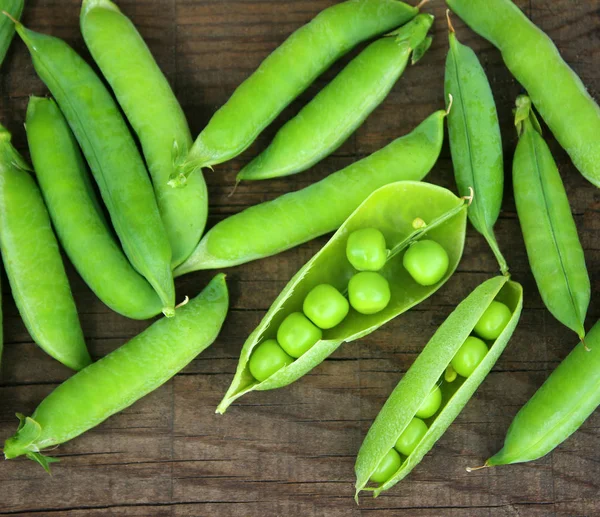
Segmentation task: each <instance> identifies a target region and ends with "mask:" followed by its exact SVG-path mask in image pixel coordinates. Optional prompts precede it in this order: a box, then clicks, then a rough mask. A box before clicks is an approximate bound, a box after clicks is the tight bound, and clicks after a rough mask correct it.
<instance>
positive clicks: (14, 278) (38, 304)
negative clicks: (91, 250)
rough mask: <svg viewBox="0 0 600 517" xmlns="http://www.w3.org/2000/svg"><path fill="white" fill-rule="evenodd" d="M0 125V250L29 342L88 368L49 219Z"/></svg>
mask: <svg viewBox="0 0 600 517" xmlns="http://www.w3.org/2000/svg"><path fill="white" fill-rule="evenodd" d="M10 142H11V135H10V133H9V132H8V131H6V129H4V128H3V127H2V126H0V250H1V251H2V261H3V262H4V269H5V270H6V275H7V276H8V280H9V283H10V287H11V291H12V294H13V298H14V299H15V303H16V304H17V308H18V309H19V314H20V315H21V318H23V322H24V323H25V326H26V327H27V330H28V331H29V334H30V335H31V337H32V339H33V340H34V341H35V342H36V343H37V344H38V345H39V346H40V347H41V348H42V349H43V350H44V351H45V352H47V353H48V354H49V355H51V356H52V357H54V358H55V359H56V360H58V361H60V362H61V363H63V364H64V365H65V366H68V367H69V368H72V369H73V370H81V369H82V368H84V367H85V366H87V365H88V364H90V363H91V358H90V355H89V353H88V351H87V348H86V346H85V340H84V337H83V331H82V330H81V325H80V323H79V316H78V315H77V308H76V307H75V301H74V300H73V295H72V294H71V288H70V286H69V281H68V280H67V274H66V272H65V268H64V265H63V262H62V258H61V256H60V251H59V249H58V243H57V242H56V237H55V236H54V233H53V231H52V226H51V224H50V217H49V216H48V212H47V211H46V207H45V206H44V200H43V199H42V195H41V194H40V191H39V189H38V187H37V185H36V184H35V181H34V180H33V178H32V176H31V173H30V169H29V166H28V165H27V163H26V162H25V161H24V160H23V158H22V157H21V155H20V154H19V153H18V152H17V150H16V149H15V148H14V147H13V146H12V145H11V143H10Z"/></svg>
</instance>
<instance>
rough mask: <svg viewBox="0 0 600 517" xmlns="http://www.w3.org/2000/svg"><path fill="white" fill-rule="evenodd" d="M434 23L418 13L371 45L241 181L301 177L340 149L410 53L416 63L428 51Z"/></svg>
mask: <svg viewBox="0 0 600 517" xmlns="http://www.w3.org/2000/svg"><path fill="white" fill-rule="evenodd" d="M432 23H433V16H432V15H430V14H419V15H417V16H416V17H415V18H414V19H413V20H411V21H410V22H408V23H407V24H406V25H404V26H403V27H400V28H399V29H397V30H395V31H393V32H391V33H389V34H387V35H386V36H385V37H384V38H381V39H380V40H377V41H375V42H374V43H372V44H371V45H369V46H368V47H367V48H366V49H365V50H363V52H361V53H360V54H359V55H358V57H356V59H354V60H352V61H351V62H350V64H349V65H348V66H347V67H346V68H344V70H342V71H341V72H340V73H339V74H338V75H337V76H336V77H335V79H333V81H331V82H330V83H329V84H328V85H327V86H326V87H325V88H323V90H321V91H320V92H319V93H318V94H317V95H316V97H315V98H314V99H313V100H312V101H311V102H309V103H308V104H307V105H306V106H305V107H304V108H302V110H300V112H299V113H298V115H297V116H296V117H294V118H293V119H292V120H290V121H289V122H288V123H287V124H285V125H284V126H283V127H282V128H281V129H280V130H279V132H278V133H277V134H276V135H275V138H274V139H273V142H272V143H271V145H269V147H268V148H267V149H266V150H265V151H263V152H262V153H261V154H260V155H259V156H258V157H256V158H255V159H254V160H252V161H251V162H250V163H249V164H248V165H246V167H244V168H243V169H242V170H241V171H240V173H239V174H238V176H237V179H238V181H239V180H261V179H267V178H275V177H279V176H287V175H289V174H296V173H297V172H302V171H304V170H306V169H308V168H309V167H312V166H313V165H314V164H315V163H317V162H319V161H321V160H322V159H323V158H325V157H326V156H328V155H329V154H331V153H332V152H333V151H335V150H336V149H337V148H338V147H339V146H340V145H342V144H343V143H344V142H345V141H346V139H347V138H348V137H349V136H350V135H351V134H352V133H353V132H354V131H355V130H356V129H357V128H358V127H359V126H360V125H361V124H362V123H363V122H364V120H365V119H366V118H367V117H368V116H369V114H370V113H371V112H372V111H373V110H374V109H375V108H376V107H377V106H378V105H379V104H381V102H382V101H383V99H384V98H385V97H386V96H387V94H388V93H389V91H390V90H391V89H392V87H393V86H394V84H395V83H396V81H397V80H398V78H399V77H400V76H401V75H402V73H403V72H404V69H405V68H406V65H407V64H408V60H409V59H410V57H411V55H412V63H413V64H414V63H416V62H417V61H418V60H419V59H420V58H421V57H422V56H423V54H424V53H425V52H426V51H427V49H428V48H429V46H430V45H431V38H430V37H428V36H427V32H428V31H429V29H430V28H431V25H432ZM413 51H414V52H413Z"/></svg>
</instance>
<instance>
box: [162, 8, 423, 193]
mask: <svg viewBox="0 0 600 517" xmlns="http://www.w3.org/2000/svg"><path fill="white" fill-rule="evenodd" d="M418 12H419V10H418V8H417V7H412V6H409V5H407V4H405V3H403V2H399V1H398V0H347V1H346V2H340V3H338V4H335V5H333V6H331V7H329V8H328V9H325V10H324V11H322V12H321V13H319V15H317V16H316V17H315V18H314V19H313V20H311V21H310V22H309V23H307V24H306V25H304V26H302V27H301V28H300V29H298V30H297V31H296V32H294V33H293V34H292V35H291V36H290V37H289V38H288V39H287V40H285V41H284V42H283V43H282V44H281V45H280V46H279V47H278V48H277V49H276V50H275V51H274V52H273V53H271V54H270V55H269V56H268V57H267V58H266V59H265V60H264V61H263V62H262V63H261V65H260V66H259V67H258V69H257V70H256V71H255V72H254V73H253V74H252V75H250V77H248V78H247V79H246V80H245V81H244V82H243V83H242V84H241V85H240V86H238V88H237V89H236V90H235V91H234V92H233V95H232V96H231V97H230V98H229V100H228V101H227V102H226V103H225V104H224V105H223V106H222V107H221V108H220V109H219V110H218V111H217V112H216V113H215V114H214V115H213V117H212V118H211V119H210V121H209V122H208V125H207V126H206V128H204V130H203V131H202V132H201V133H200V135H199V136H198V138H197V139H196V142H195V143H194V145H193V147H192V149H191V151H190V153H189V155H188V157H187V160H186V161H185V162H184V163H183V164H182V165H181V167H180V169H179V174H178V175H177V176H174V178H173V182H172V184H173V185H174V186H177V185H181V184H184V183H185V180H186V177H187V176H189V174H190V173H191V172H193V171H195V170H197V169H200V168H203V167H211V166H212V165H216V164H218V163H222V162H224V161H227V160H230V159H231V158H234V157H235V156H237V155H238V154H240V153H241V152H243V151H244V150H245V149H247V148H248V147H249V146H250V144H252V142H254V140H255V139H256V137H257V136H258V135H259V134H260V133H261V132H262V130H263V129H264V128H265V127H267V126H268V125H269V124H270V123H271V122H272V121H273V120H274V119H275V117H277V115H279V114H280V113H281V112H282V111H283V109H284V108H285V107H286V106H287V105H288V104H290V103H291V102H292V101H293V100H294V99H295V98H296V97H298V95H300V94H301V93H302V92H303V91H304V90H306V88H308V86H310V84H312V83H313V81H314V80H315V79H316V78H317V77H318V76H319V75H321V74H322V73H323V72H324V71H325V70H327V68H329V67H330V66H331V65H332V64H333V63H334V62H335V61H337V59H338V58H340V57H341V56H342V55H344V54H345V53H346V52H348V51H349V50H350V49H352V48H353V47H355V46H356V45H358V44H359V43H360V42H362V41H365V40H368V39H370V38H372V37H373V36H376V35H378V34H383V33H385V32H387V31H389V30H392V29H393V28H395V27H398V26H400V25H402V24H403V23H406V22H407V21H409V20H411V19H412V18H414V17H415V16H416V15H417V13H418Z"/></svg>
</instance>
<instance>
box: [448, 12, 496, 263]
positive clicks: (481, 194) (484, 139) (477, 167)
mask: <svg viewBox="0 0 600 517" xmlns="http://www.w3.org/2000/svg"><path fill="white" fill-rule="evenodd" d="M448 28H449V34H448V39H449V43H450V48H449V50H448V57H447V58H446V77H445V93H446V98H447V99H452V102H453V106H452V110H451V111H450V113H449V114H448V138H449V140H450V151H451V153H452V163H453V165H454V177H455V179H456V185H457V187H458V192H459V193H460V194H461V195H462V196H467V195H469V189H473V191H474V193H475V195H474V196H473V202H472V203H471V206H470V207H469V221H471V224H472V225H473V226H474V227H475V229H476V230H477V231H478V232H479V233H481V234H482V235H483V236H484V237H485V240H486V241H487V242H488V244H489V246H490V248H491V249H492V251H493V252H494V255H495V257H496V260H497V261H498V264H499V266H500V270H501V272H502V274H507V272H508V266H507V265H506V260H505V259H504V257H503V256H502V253H501V252H500V248H499V247H498V242H497V241H496V237H495V236H494V224H495V223H496V221H497V219H498V216H499V215H500V208H501V205H502V194H503V189H504V162H503V158H502V137H501V136H500V125H499V123H498V113H497V111H496V104H495V102H494V97H493V95H492V89H491V88H490V84H489V82H488V79H487V76H486V75H485V71H484V69H483V67H482V66H481V63H480V62H479V60H478V59H477V56H476V55H475V52H473V51H472V50H471V49H470V48H469V47H467V46H465V45H463V44H461V43H460V42H459V41H458V40H457V38H456V34H455V32H454V28H453V27H452V23H451V22H450V16H449V14H448Z"/></svg>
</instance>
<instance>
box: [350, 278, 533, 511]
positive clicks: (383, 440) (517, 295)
mask: <svg viewBox="0 0 600 517" xmlns="http://www.w3.org/2000/svg"><path fill="white" fill-rule="evenodd" d="M498 303H499V304H502V305H504V306H505V309H506V308H508V310H507V311H506V312H507V313H508V314H507V317H506V318H504V321H503V322H502V326H500V327H497V331H499V332H496V333H494V336H496V337H495V338H494V339H493V340H487V339H486V340H485V341H483V340H481V339H479V338H476V337H473V336H470V334H471V333H472V332H476V330H477V324H478V323H479V322H481V321H482V320H483V319H485V318H488V315H487V314H486V313H487V312H488V311H489V309H490V307H492V306H493V305H494V304H498ZM522 305H523V290H522V288H521V286H520V285H519V284H518V283H516V282H513V281H511V280H509V279H508V277H507V276H499V277H495V278H492V279H490V280H487V281H486V282H484V283H483V284H481V285H480V286H478V287H477V288H476V289H475V290H474V291H473V292H472V293H471V294H470V295H469V296H468V297H467V298H465V299H464V300H463V301H462V302H461V303H460V304H459V305H458V306H457V307H456V309H455V310H454V311H453V312H452V314H451V315H450V316H449V317H448V318H447V319H446V321H445V322H444V323H443V324H442V325H441V326H440V328H439V329H438V330H437V331H436V333H435V334H434V335H433V337H432V338H431V340H430V341H429V343H427V345H426V346H425V348H424V349H423V352H421V354H420V355H419V357H417V359H416V360H415V362H414V363H413V365H412V366H411V367H410V368H409V370H408V371H407V372H406V374H405V375H404V377H403V378H402V380H401V381H400V382H399V383H398V385H397V386H396V388H395V389H394V391H393V392H392V394H391V395H390V397H389V398H388V400H387V401H386V403H385V405H384V406H383V408H382V409H381V411H380V412H379V414H378V415H377V418H376V419H375V421H374V422H373V425H372V426H371V428H370V429H369V432H368V433H367V436H366V437H365V440H364V442H363V444H362V446H361V448H360V451H359V453H358V457H357V458H356V465H355V472H356V499H357V501H358V496H359V493H360V492H361V491H362V490H368V491H371V492H373V495H374V496H375V497H377V496H378V495H379V494H380V493H381V492H383V491H384V490H388V489H389V488H391V487H392V486H394V485H395V484H396V483H398V482H399V481H400V480H402V479H403V478H404V477H406V476H407V475H408V474H409V473H410V472H411V471H412V469H413V468H414V467H415V466H416V465H417V464H418V463H419V462H420V461H421V460H422V459H423V457H424V456H425V454H427V452H428V451H429V450H430V449H431V448H432V447H433V445H434V444H435V442H436V441H437V440H438V439H439V438H440V437H441V436H442V434H443V433H444V432H445V431H446V429H447V428H448V426H449V425H450V424H451V423H452V422H453V421H454V419H455V418H456V417H457V416H458V414H459V413H460V411H461V410H462V408H463V407H464V406H465V404H466V403H467V402H468V401H469V399H470V398H471V396H472V395H473V393H475V390H476V389H477V388H478V387H479V385H480V384H481V383H482V382H483V380H484V378H485V377H486V375H487V374H488V373H489V372H490V370H491V369H492V366H493V365H494V363H495V362H496V360H497V359H498V357H499V356H500V354H501V353H502V351H503V350H504V348H505V347H506V345H507V343H508V341H509V339H510V337H511V335H512V333H513V331H514V329H515V327H516V325H517V322H518V320H519V317H520V314H521V309H522ZM469 340H475V341H476V342H480V343H483V353H482V354H481V355H480V356H479V357H478V361H479V362H478V363H477V362H473V363H472V364H471V368H470V369H469V371H468V372H467V373H468V375H467V376H466V377H463V376H462V375H461V376H457V375H456V374H455V375H454V378H452V377H450V378H448V380H446V374H445V372H446V370H447V369H448V367H449V366H451V365H453V364H456V360H457V358H459V356H460V354H461V350H463V347H464V346H465V345H466V344H467V343H468V342H469ZM463 373H464V372H463ZM437 389H439V390H440V391H441V394H442V396H441V398H438V400H437V402H436V404H435V405H434V407H433V411H430V412H429V413H428V414H427V415H426V416H423V417H422V418H423V420H420V419H419V421H421V422H422V424H423V425H422V426H421V427H422V428H423V429H422V432H421V433H419V434H418V435H417V436H416V437H415V438H416V439H414V440H412V442H413V443H411V444H410V447H409V450H405V449H404V448H403V447H401V445H402V441H401V440H399V439H400V438H401V437H402V436H403V435H404V436H406V435H405V434H404V433H405V431H406V430H407V428H408V427H409V425H410V424H411V423H413V422H414V421H415V415H418V414H419V413H420V412H422V410H423V409H422V408H424V407H425V406H428V405H430V402H429V400H428V399H429V397H430V394H431V393H432V392H433V390H437ZM398 448H401V449H404V451H403V452H402V457H401V456H400V454H398V452H396V451H397V449H398ZM390 457H391V459H392V460H395V461H390V460H389V458H390ZM384 461H385V463H388V464H389V467H391V468H387V469H385V470H387V472H385V471H383V470H382V463H383V462H384ZM383 466H384V467H388V465H383ZM378 471H380V472H378ZM381 473H382V474H383V476H381V477H378V476H377V475H376V474H381ZM374 477H375V478H377V479H376V486H369V481H370V480H372V481H373V478H374Z"/></svg>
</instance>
